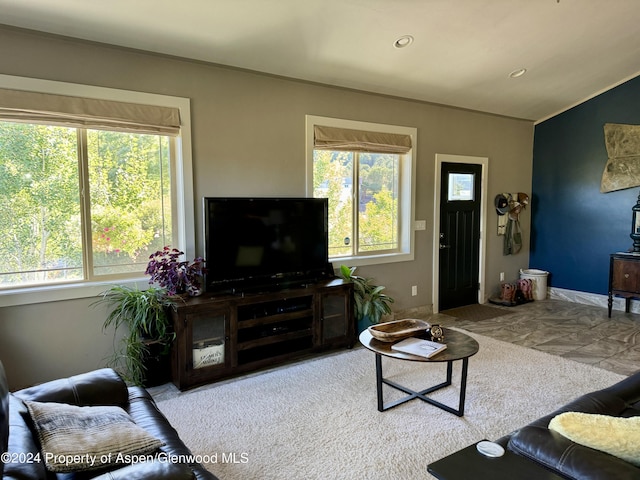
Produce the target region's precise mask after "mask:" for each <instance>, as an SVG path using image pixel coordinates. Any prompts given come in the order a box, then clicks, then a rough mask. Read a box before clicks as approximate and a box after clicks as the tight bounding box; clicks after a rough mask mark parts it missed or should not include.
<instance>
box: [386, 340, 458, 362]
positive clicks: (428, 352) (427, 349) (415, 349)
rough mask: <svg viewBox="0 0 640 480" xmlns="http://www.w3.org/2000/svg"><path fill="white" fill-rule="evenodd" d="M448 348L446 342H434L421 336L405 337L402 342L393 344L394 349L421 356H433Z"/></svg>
mask: <svg viewBox="0 0 640 480" xmlns="http://www.w3.org/2000/svg"><path fill="white" fill-rule="evenodd" d="M446 348H447V345H446V344H445V343H438V342H432V341H431V340H423V339H421V338H413V337H411V338H405V339H404V340H402V341H401V342H398V343H396V344H394V345H391V349H392V350H397V351H398V352H403V353H410V354H412V355H418V356H420V357H426V358H431V357H433V356H434V355H437V354H438V353H440V352H441V351H443V350H444V349H446Z"/></svg>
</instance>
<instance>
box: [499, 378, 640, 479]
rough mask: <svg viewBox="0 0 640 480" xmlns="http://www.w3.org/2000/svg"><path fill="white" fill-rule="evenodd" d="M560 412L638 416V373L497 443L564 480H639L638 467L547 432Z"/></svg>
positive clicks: (580, 399) (593, 393) (576, 400)
mask: <svg viewBox="0 0 640 480" xmlns="http://www.w3.org/2000/svg"><path fill="white" fill-rule="evenodd" d="M563 412H583V413H591V414H600V415H609V416H615V417H627V418H628V417H635V416H638V415H640V372H638V373H636V374H634V375H631V376H629V377H627V378H625V379H624V380H622V381H620V382H619V383H616V384H614V385H612V386H610V387H608V388H605V389H602V390H598V391H595V392H591V393H588V394H586V395H583V396H581V397H579V398H577V399H575V400H574V401H572V402H570V403H568V404H567V405H565V406H563V407H562V408H560V409H558V410H556V411H555V412H552V413H550V414H549V415H546V416H544V417H542V418H539V419H538V420H536V421H534V422H532V423H530V424H529V425H527V426H525V427H523V428H521V429H519V430H516V431H515V432H513V433H511V434H509V435H507V436H505V437H503V438H501V439H499V440H498V441H497V443H500V444H501V445H502V446H503V447H505V448H507V449H509V450H510V451H512V452H514V453H516V454H518V455H522V456H524V457H526V458H527V459H529V460H531V461H533V462H536V463H538V464H539V465H542V466H543V467H545V468H546V469H548V470H551V471H552V472H554V473H556V474H558V475H561V476H563V477H565V478H568V479H576V480H577V479H580V480H585V479H588V480H612V479H616V480H631V479H634V480H638V479H640V468H638V467H636V466H634V465H632V464H631V463H628V462H626V461H624V460H622V459H620V458H618V457H615V456H613V455H609V454H608V453H604V452H601V451H599V450H594V449H592V448H588V447H585V446H583V445H580V444H578V443H574V442H572V441H571V440H569V439H568V438H566V437H564V436H562V435H560V434H559V433H557V432H555V431H553V430H549V428H548V425H549V422H550V421H551V419H553V418H554V417H555V416H556V415H559V414H560V413H563ZM514 478H516V477H514Z"/></svg>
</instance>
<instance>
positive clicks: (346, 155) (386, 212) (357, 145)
mask: <svg viewBox="0 0 640 480" xmlns="http://www.w3.org/2000/svg"><path fill="white" fill-rule="evenodd" d="M416 139H417V131H416V129H415V128H410V127H400V126H393V125H381V124H373V123H368V122H356V121H350V120H340V119H334V118H327V117H316V116H311V115H308V116H307V172H308V175H307V192H308V194H309V195H311V196H315V197H326V198H328V199H329V256H330V258H331V259H332V260H334V261H340V262H349V264H350V265H357V264H366V263H383V262H389V261H401V260H409V259H412V258H413V229H412V224H413V221H412V219H413V204H414V200H413V198H414V194H413V185H414V178H413V172H414V169H415V167H414V158H415V150H416V148H415V145H416Z"/></svg>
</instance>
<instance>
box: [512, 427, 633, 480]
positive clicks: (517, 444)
mask: <svg viewBox="0 0 640 480" xmlns="http://www.w3.org/2000/svg"><path fill="white" fill-rule="evenodd" d="M508 448H509V450H511V451H512V452H514V453H517V454H519V455H522V456H524V457H526V458H528V459H529V460H532V461H534V462H537V463H538V464H540V465H542V466H544V467H546V468H547V469H549V470H552V471H555V472H558V473H560V474H562V475H564V476H566V477H567V478H572V479H576V480H577V479H584V478H589V479H590V480H609V479H612V478H615V479H616V480H627V479H628V480H632V479H638V478H640V469H639V468H637V467H635V466H634V465H632V464H630V463H628V462H626V461H624V460H622V459H620V458H618V457H615V456H613V455H609V454H608V453H604V452H601V451H599V450H594V449H592V448H589V447H585V446H583V445H580V444H577V443H574V442H572V441H571V440H569V439H568V438H566V437H564V436H563V435H560V434H559V433H557V432H554V431H552V430H549V429H547V428H543V427H539V426H527V427H524V428H522V429H521V430H519V431H517V432H515V433H514V434H513V435H512V436H511V438H510V439H509V443H508Z"/></svg>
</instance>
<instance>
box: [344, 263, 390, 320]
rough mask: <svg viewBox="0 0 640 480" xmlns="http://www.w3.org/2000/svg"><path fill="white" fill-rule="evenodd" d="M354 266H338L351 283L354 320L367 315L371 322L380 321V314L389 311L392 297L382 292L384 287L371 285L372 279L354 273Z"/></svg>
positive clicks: (385, 313)
mask: <svg viewBox="0 0 640 480" xmlns="http://www.w3.org/2000/svg"><path fill="white" fill-rule="evenodd" d="M355 271H356V267H347V266H346V265H341V266H340V273H341V275H342V277H343V278H344V279H345V280H348V281H350V282H351V283H353V300H354V314H355V316H356V320H362V319H364V318H365V317H368V318H369V320H370V321H371V323H378V322H380V318H382V315H389V314H390V313H391V304H392V303H394V301H395V300H394V299H393V298H391V297H390V296H389V295H386V294H384V293H382V291H383V290H384V289H385V288H386V287H383V286H379V285H373V283H372V282H373V279H371V278H365V277H361V276H359V275H354V272H355Z"/></svg>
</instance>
